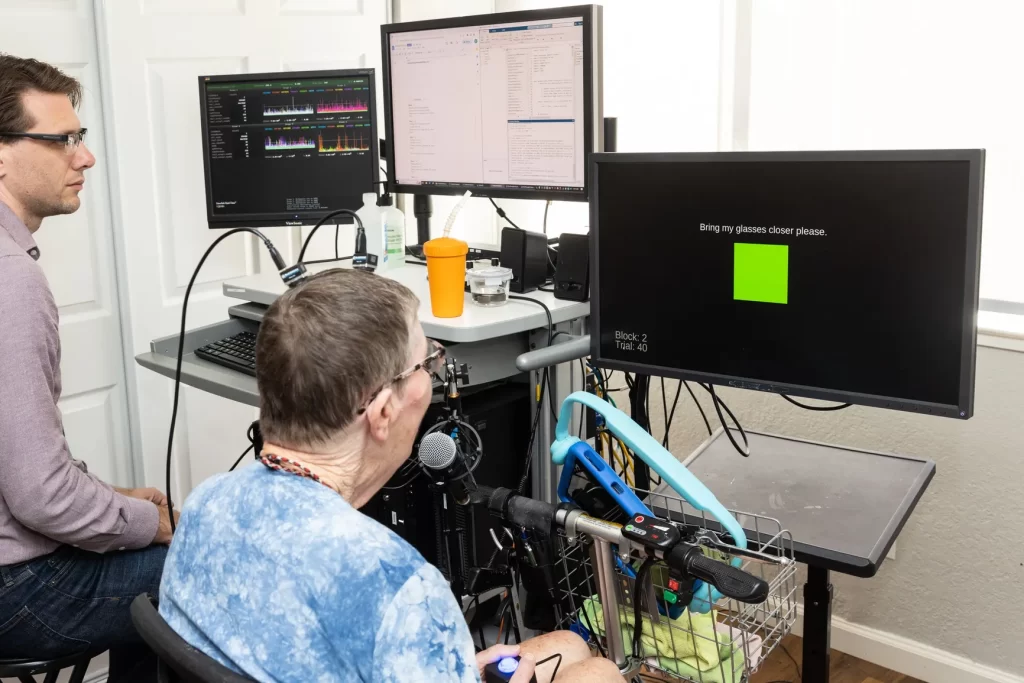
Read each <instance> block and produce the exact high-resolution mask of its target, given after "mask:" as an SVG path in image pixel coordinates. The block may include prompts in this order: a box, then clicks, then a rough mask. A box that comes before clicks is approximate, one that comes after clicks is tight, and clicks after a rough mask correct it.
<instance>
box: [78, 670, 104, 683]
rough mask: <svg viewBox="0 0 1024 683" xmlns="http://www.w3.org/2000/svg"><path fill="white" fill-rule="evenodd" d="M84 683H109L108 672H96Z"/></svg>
mask: <svg viewBox="0 0 1024 683" xmlns="http://www.w3.org/2000/svg"><path fill="white" fill-rule="evenodd" d="M82 683H107V670H106V669H100V670H99V671H94V672H92V673H91V674H89V675H88V676H86V677H85V679H84V680H83V681H82Z"/></svg>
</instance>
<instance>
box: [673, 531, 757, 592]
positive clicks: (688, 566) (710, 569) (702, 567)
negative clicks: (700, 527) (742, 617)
mask: <svg viewBox="0 0 1024 683" xmlns="http://www.w3.org/2000/svg"><path fill="white" fill-rule="evenodd" d="M665 562H666V563H668V565H669V566H670V567H674V568H676V569H678V570H679V571H682V572H685V573H687V574H689V575H691V576H695V577H697V578H698V579H703V580H704V581H706V582H708V583H710V584H711V585H712V586H714V587H715V588H717V589H718V590H719V591H721V593H722V595H724V596H726V597H728V598H733V599H734V600H739V601H740V602H747V603H751V604H758V603H762V602H764V601H765V600H767V599H768V592H769V590H770V589H769V586H768V583H767V582H766V581H765V580H764V579H759V578H758V577H756V576H754V575H753V574H749V573H747V572H745V571H743V570H742V569H739V568H737V567H733V566H732V565H731V564H727V563H725V562H719V561H718V560H712V559H711V558H710V557H707V556H705V555H704V553H702V552H701V551H700V548H699V547H698V546H695V545H689V544H683V543H680V544H679V545H677V546H676V547H675V548H673V549H672V552H670V553H669V554H668V555H666V556H665Z"/></svg>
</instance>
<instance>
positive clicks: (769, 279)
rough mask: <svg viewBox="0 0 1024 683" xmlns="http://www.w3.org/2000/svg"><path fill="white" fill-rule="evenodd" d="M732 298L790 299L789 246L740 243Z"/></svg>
mask: <svg viewBox="0 0 1024 683" xmlns="http://www.w3.org/2000/svg"><path fill="white" fill-rule="evenodd" d="M733 246H734V252H733V275H732V298H733V299H736V300H738V301H762V302H764V303H768V304H784V303H787V302H788V301H789V245H788V244H745V243H742V242H736V243H735V244H734V245H733Z"/></svg>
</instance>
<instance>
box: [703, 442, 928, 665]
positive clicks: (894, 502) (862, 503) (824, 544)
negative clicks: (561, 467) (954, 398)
mask: <svg viewBox="0 0 1024 683" xmlns="http://www.w3.org/2000/svg"><path fill="white" fill-rule="evenodd" d="M735 436H737V437H738V434H736V435H735ZM747 437H748V439H749V441H750V457H749V458H744V457H742V456H740V454H739V453H737V452H736V451H735V450H733V447H732V445H731V444H730V443H729V440H728V438H727V437H726V435H725V433H724V431H723V430H722V429H721V428H720V429H719V430H718V431H716V432H715V434H713V435H712V436H711V437H709V438H708V440H707V441H705V442H704V443H703V444H702V445H701V446H700V447H699V448H698V449H697V450H696V451H695V452H694V453H693V454H692V455H691V456H690V457H689V458H687V460H686V462H685V464H686V465H687V467H688V468H689V470H690V471H691V472H692V473H693V474H694V475H696V476H697V478H698V479H700V480H701V481H702V482H704V484H705V485H706V486H707V487H708V488H709V489H711V491H712V493H714V494H715V496H716V497H717V498H718V500H719V501H721V503H722V504H723V505H724V506H725V507H726V508H728V509H729V510H734V511H745V512H750V513H752V514H757V515H763V516H766V517H773V518H775V519H778V520H779V522H780V523H781V524H782V528H783V529H787V530H789V532H790V533H792V535H793V550H794V556H795V558H796V560H797V561H798V562H801V563H803V564H806V565H807V566H808V572H807V583H806V584H804V626H803V638H804V642H803V656H804V660H803V661H804V663H803V677H804V678H803V679H804V681H806V683H823V682H825V681H828V680H829V663H830V660H829V656H830V649H829V646H830V634H831V619H832V595H833V587H832V584H831V581H830V578H829V573H830V572H831V571H833V570H834V571H838V572H842V573H844V574H850V575H853V576H859V577H864V578H868V577H872V576H874V575H875V573H876V572H877V571H878V568H879V567H880V566H881V564H882V561H883V560H884V559H885V556H886V553H888V552H889V549H890V548H891V547H892V544H893V542H895V540H896V537H897V536H898V535H899V533H900V530H901V529H903V525H904V524H905V523H906V521H907V519H909V518H910V515H911V513H912V512H913V511H914V508H915V506H916V505H917V502H918V500H920V498H921V496H922V495H923V494H924V491H925V489H926V488H927V487H928V483H929V482H930V481H931V479H932V477H933V476H934V474H935V463H934V462H933V461H931V460H926V459H923V458H913V457H906V456H901V455H890V454H885V453H874V452H870V451H865V450H859V449H855V448H846V447H843V446H830V445H826V444H821V443H816V442H813V441H807V440H803V439H795V438H790V437H785V436H777V435H774V434H767V433H759V432H751V431H749V430H748V431H747ZM737 519H738V520H739V522H740V524H741V525H744V529H746V524H747V523H749V519H748V520H746V521H745V520H744V516H743V515H742V514H737ZM748 533H749V535H750V537H751V538H752V537H753V536H754V532H753V530H749V531H748ZM765 540H766V539H765Z"/></svg>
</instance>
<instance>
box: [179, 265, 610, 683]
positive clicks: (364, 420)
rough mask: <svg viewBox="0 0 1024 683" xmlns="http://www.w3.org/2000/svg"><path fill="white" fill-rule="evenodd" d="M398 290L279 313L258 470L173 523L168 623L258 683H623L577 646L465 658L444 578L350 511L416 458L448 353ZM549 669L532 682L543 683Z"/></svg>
mask: <svg viewBox="0 0 1024 683" xmlns="http://www.w3.org/2000/svg"><path fill="white" fill-rule="evenodd" d="M418 307H419V305H418V302H417V300H416V297H415V296H414V295H413V293H412V292H410V291H409V290H408V289H407V288H405V287H403V286H402V285H400V284H398V283H396V282H393V281H391V280H387V279H384V278H381V277H377V276H374V275H370V274H368V273H363V272H359V271H355V270H333V271H328V272H325V273H322V274H320V275H317V276H315V277H312V278H310V279H309V281H308V282H305V283H303V284H301V285H300V286H298V287H296V288H295V289H292V290H290V291H288V292H287V293H286V294H284V295H283V296H281V297H280V298H279V299H278V300H277V301H276V302H275V303H274V304H273V305H272V306H271V307H270V309H269V310H268V311H267V314H266V316H265V318H264V320H263V323H262V326H261V328H260V333H259V337H258V340H257V343H256V357H257V359H258V363H257V382H258V384H259V390H260V425H261V428H262V432H263V437H264V440H265V444H266V445H265V447H264V449H263V452H262V453H261V454H260V461H261V462H262V463H263V464H262V465H254V466H252V467H249V468H246V469H244V470H242V471H241V472H237V473H234V474H228V475H219V476H216V477H212V478H211V479H209V480H208V481H206V482H204V483H203V484H202V485H201V486H199V487H197V488H196V489H195V491H193V492H192V495H191V496H189V498H188V500H187V502H186V503H185V506H184V508H183V509H182V514H181V522H180V524H179V525H178V529H177V534H176V535H175V537H174V543H173V544H172V545H171V549H170V552H169V554H168V557H167V563H166V566H165V569H164V575H163V580H162V583H161V587H160V613H161V614H162V615H163V617H164V618H165V619H166V620H167V622H168V623H169V624H170V625H171V627H172V628H173V629H174V630H175V631H176V632H178V633H179V634H180V635H181V636H182V637H183V638H184V639H185V640H186V641H188V642H189V643H191V644H192V645H193V646H195V647H196V648H198V649H199V650H201V651H202V652H204V653H206V654H207V655H209V656H211V657H213V658H214V659H216V660H217V661H219V662H221V663H222V664H224V665H226V666H228V667H230V668H232V669H234V670H236V671H239V672H242V673H244V674H245V675H247V676H250V677H252V678H254V679H256V680H258V681H281V682H288V681H301V682H302V683H312V682H317V683H328V682H334V681H339V682H342V681H344V682H347V681H366V682H371V681H372V682H373V683H388V682H390V681H424V682H427V681H429V682H434V681H478V680H479V679H480V676H481V673H482V669H483V667H484V666H485V665H486V664H487V663H488V662H492V661H495V660H497V659H498V658H500V657H501V656H506V655H508V654H521V656H522V658H523V659H522V663H521V665H520V667H519V670H518V671H517V672H516V674H515V675H514V677H513V679H512V680H513V681H515V683H526V681H529V680H530V676H531V675H532V674H533V673H534V668H535V667H534V663H535V662H537V661H540V660H543V659H544V658H545V657H548V656H549V655H552V654H554V653H560V654H561V655H562V660H561V663H560V665H559V667H558V672H557V677H556V679H555V680H556V681H558V682H565V683H569V682H571V681H588V682H591V683H594V682H596V683H600V682H601V681H617V682H620V683H621V681H622V678H621V677H620V676H619V673H618V669H617V668H616V666H615V665H614V664H612V663H611V662H609V661H607V660H605V659H597V658H593V657H591V653H590V651H589V649H588V647H587V646H586V644H585V643H584V642H583V640H582V639H580V638H579V637H578V636H576V635H575V634H572V633H569V632H565V631H562V632H556V633H550V634H547V635H544V636H540V637H538V638H535V639H533V640H530V641H526V642H524V643H523V644H522V646H521V648H520V646H501V647H497V648H491V649H489V650H485V651H484V652H482V653H480V654H475V653H474V647H473V639H472V637H471V636H470V634H469V628H468V627H467V625H466V622H465V620H464V618H463V615H462V613H461V611H460V609H459V604H458V602H457V601H456V600H455V597H454V596H453V595H452V592H451V590H450V588H449V587H448V584H447V582H446V581H445V579H444V578H443V576H442V575H441V573H440V572H439V571H438V570H437V569H436V568H435V567H433V566H431V565H430V564H428V563H427V562H426V561H425V560H424V559H423V557H422V556H421V555H420V554H419V553H418V552H417V551H416V550H415V549H414V548H413V547H412V546H410V545H409V544H408V543H406V542H405V541H404V540H402V539H401V538H399V537H398V536H397V535H396V534H394V533H393V532H392V531H391V530H390V529H388V528H387V527H385V526H383V525H381V524H379V523H377V522H376V521H374V520H372V519H370V518H369V517H367V516H365V515H363V514H361V513H360V512H359V511H358V510H359V508H360V507H361V506H362V505H364V504H366V503H367V501H369V500H370V498H371V497H372V496H373V495H374V494H375V493H376V492H377V491H378V490H379V489H380V488H381V486H383V485H384V484H385V483H386V482H387V481H388V479H390V477H391V475H392V474H394V473H395V471H396V470H397V469H398V468H399V467H400V466H401V464H402V463H403V462H404V461H405V459H406V458H407V457H408V456H409V454H410V452H411V451H412V446H413V441H414V440H415V438H416V433H417V431H418V428H419V425H420V422H421V421H422V419H423V416H424V415H425V413H426V410H427V407H428V405H429V403H430V395H431V384H432V382H431V373H432V371H434V370H437V369H439V367H440V366H441V364H442V358H443V355H444V352H443V349H441V348H440V347H438V346H436V345H434V344H432V343H431V342H428V341H427V339H426V337H425V336H424V334H423V330H422V328H421V327H420V324H419V321H418V319H417V316H416V312H417V310H418ZM556 662H557V660H553V661H551V662H548V663H546V664H542V665H540V666H537V667H536V676H537V680H538V681H539V682H540V683H547V682H548V681H550V679H551V675H552V672H553V670H554V668H555V664H556Z"/></svg>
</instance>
